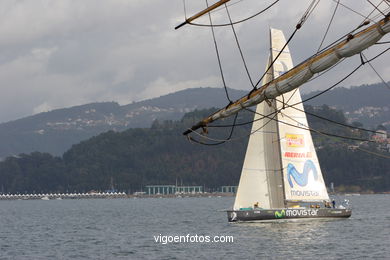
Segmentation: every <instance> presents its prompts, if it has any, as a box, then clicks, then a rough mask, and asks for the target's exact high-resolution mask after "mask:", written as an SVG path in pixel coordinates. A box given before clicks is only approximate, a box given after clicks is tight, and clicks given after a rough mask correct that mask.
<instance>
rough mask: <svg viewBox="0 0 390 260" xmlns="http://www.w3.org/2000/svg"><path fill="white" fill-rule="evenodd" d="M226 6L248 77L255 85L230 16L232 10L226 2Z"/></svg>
mask: <svg viewBox="0 0 390 260" xmlns="http://www.w3.org/2000/svg"><path fill="white" fill-rule="evenodd" d="M225 7H226V13H227V15H228V17H229V22H230V24H231V26H232V31H233V34H234V38H235V39H236V43H237V47H238V50H239V51H240V55H241V59H242V62H243V63H244V67H245V71H246V74H247V75H248V78H249V81H250V83H251V85H252V87H255V85H254V84H253V80H252V77H251V75H250V73H249V70H248V66H247V65H246V62H245V58H244V54H243V53H242V49H241V45H240V42H239V41H238V37H237V33H236V30H235V29H234V25H233V24H232V18H231V16H230V12H229V9H228V7H227V5H226V3H225Z"/></svg>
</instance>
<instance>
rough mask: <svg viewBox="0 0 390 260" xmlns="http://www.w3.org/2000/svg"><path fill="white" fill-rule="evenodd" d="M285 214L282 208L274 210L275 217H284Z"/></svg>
mask: <svg viewBox="0 0 390 260" xmlns="http://www.w3.org/2000/svg"><path fill="white" fill-rule="evenodd" d="M285 216H286V212H285V211H284V209H283V210H282V211H280V212H279V211H275V218H284V217H285Z"/></svg>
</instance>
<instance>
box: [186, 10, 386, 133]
mask: <svg viewBox="0 0 390 260" xmlns="http://www.w3.org/2000/svg"><path fill="white" fill-rule="evenodd" d="M389 32H390V22H389V15H387V16H386V17H385V18H384V19H382V20H380V21H379V22H378V23H376V24H374V25H371V26H369V27H368V28H366V29H364V30H362V31H360V32H358V33H355V34H351V35H349V36H348V37H347V39H346V40H344V41H342V42H341V43H338V44H336V45H335V46H332V47H330V48H328V49H327V50H325V51H323V52H321V53H319V54H318V55H315V56H313V57H312V58H309V59H308V60H306V61H305V62H303V63H301V64H299V65H298V66H296V67H293V68H291V69H289V70H288V71H286V72H285V73H284V74H282V75H280V76H279V77H275V79H273V80H271V81H270V82H267V83H264V81H263V86H261V87H260V88H259V89H257V90H255V91H252V92H251V93H249V94H248V95H247V96H244V97H242V98H240V99H238V100H237V101H235V102H233V103H232V104H229V105H228V106H227V107H226V108H223V109H220V110H219V111H217V112H215V113H214V114H212V115H210V116H209V117H207V118H205V119H203V120H202V121H200V122H198V123H197V124H196V125H194V126H193V127H191V129H189V130H187V131H185V132H184V133H183V134H185V135H187V134H189V133H191V131H194V130H197V129H198V128H200V127H205V126H207V125H208V124H210V123H212V122H214V121H216V120H218V119H221V118H225V117H229V116H231V115H233V114H235V113H237V112H239V111H240V110H242V109H245V108H247V107H250V106H254V105H257V104H259V103H261V102H263V101H265V100H267V99H275V98H276V97H278V96H280V95H282V94H284V93H287V92H289V91H291V90H294V89H296V88H298V87H299V86H301V85H302V84H304V83H306V82H307V81H308V80H309V79H310V78H312V77H313V75H314V74H316V73H319V72H322V71H324V70H326V69H328V68H330V67H332V66H333V65H335V64H336V63H337V62H339V61H340V60H341V59H343V58H347V57H351V56H353V55H356V54H358V53H361V52H362V51H363V50H365V49H367V48H368V47H370V46H372V45H373V44H375V43H376V42H378V41H379V40H380V39H381V38H382V37H383V36H384V35H385V34H387V33H389ZM285 53H288V50H285ZM282 54H283V53H282ZM274 65H277V64H276V62H275V64H274Z"/></svg>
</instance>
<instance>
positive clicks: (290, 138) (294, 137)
mask: <svg viewBox="0 0 390 260" xmlns="http://www.w3.org/2000/svg"><path fill="white" fill-rule="evenodd" d="M286 144H287V147H305V137H304V135H302V134H286Z"/></svg>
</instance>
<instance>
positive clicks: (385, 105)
mask: <svg viewBox="0 0 390 260" xmlns="http://www.w3.org/2000/svg"><path fill="white" fill-rule="evenodd" d="M389 85H390V82H389V83H387V86H386V85H385V84H383V83H378V84H372V85H362V86H355V87H351V88H343V87H341V88H335V89H333V90H331V91H329V92H326V93H325V94H323V95H320V96H318V97H316V98H314V99H312V100H310V101H309V102H308V103H307V104H309V105H313V106H321V105H323V104H327V105H328V106H331V107H335V108H337V109H341V110H343V111H344V113H345V114H346V117H347V118H348V119H349V121H350V122H353V121H359V122H361V123H362V124H364V125H365V126H366V127H371V128H376V126H377V125H380V124H382V125H384V126H386V127H387V126H389V129H390V89H389V87H388V86H389ZM318 93H319V91H315V92H311V93H309V94H307V95H304V96H303V99H306V98H309V97H312V96H314V95H316V94H318Z"/></svg>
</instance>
